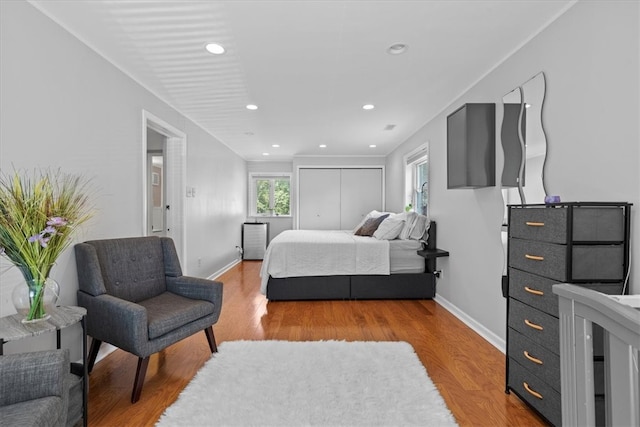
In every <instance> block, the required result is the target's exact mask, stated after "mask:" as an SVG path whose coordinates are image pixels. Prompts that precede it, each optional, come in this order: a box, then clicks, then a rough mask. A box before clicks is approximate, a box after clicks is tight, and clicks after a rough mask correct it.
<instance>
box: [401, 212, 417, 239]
mask: <svg viewBox="0 0 640 427" xmlns="http://www.w3.org/2000/svg"><path fill="white" fill-rule="evenodd" d="M404 215H405V216H406V218H405V221H404V227H403V228H402V231H401V232H400V235H399V236H398V239H402V240H407V239H408V238H409V236H410V235H411V230H413V225H414V223H415V221H416V218H417V216H418V214H417V213H415V212H405V214H404Z"/></svg>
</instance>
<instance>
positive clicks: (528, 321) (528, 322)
mask: <svg viewBox="0 0 640 427" xmlns="http://www.w3.org/2000/svg"><path fill="white" fill-rule="evenodd" d="M524 324H525V325H527V326H528V327H530V328H533V329H536V330H538V331H541V330H543V329H544V328H543V327H542V326H540V325H537V324H535V323H533V322H532V321H530V320H529V319H524Z"/></svg>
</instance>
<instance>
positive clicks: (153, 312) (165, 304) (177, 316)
mask: <svg viewBox="0 0 640 427" xmlns="http://www.w3.org/2000/svg"><path fill="white" fill-rule="evenodd" d="M138 304H139V305H141V306H143V307H144V308H146V309H147V320H148V322H149V339H151V340H152V339H155V338H158V337H160V336H162V335H164V334H166V333H168V332H171V331H173V330H174V329H178V328H181V327H183V326H184V325H186V324H188V323H190V322H193V321H194V320H198V319H200V318H201V317H205V316H207V315H209V314H212V313H213V312H214V309H215V307H214V305H213V304H211V303H210V302H207V301H202V300H194V299H191V298H185V297H181V296H180V295H176V294H173V293H171V292H164V293H162V294H160V295H158V296H156V297H153V298H150V299H148V300H144V301H140V302H138Z"/></svg>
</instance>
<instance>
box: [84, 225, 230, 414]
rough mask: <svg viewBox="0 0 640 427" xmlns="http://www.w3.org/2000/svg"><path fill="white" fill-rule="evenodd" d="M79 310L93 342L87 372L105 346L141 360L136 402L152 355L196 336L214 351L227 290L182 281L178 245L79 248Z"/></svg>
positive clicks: (124, 243) (165, 241) (149, 241)
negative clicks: (82, 309) (84, 314)
mask: <svg viewBox="0 0 640 427" xmlns="http://www.w3.org/2000/svg"><path fill="white" fill-rule="evenodd" d="M75 252H76V264H77V269H78V281H79V290H78V304H79V305H80V306H82V307H85V308H86V309H87V318H86V321H87V334H88V335H90V336H91V337H92V341H91V348H90V350H89V360H88V362H87V363H88V364H87V368H88V370H89V372H91V370H92V369H93V364H94V363H95V360H96V356H97V355H98V350H99V348H100V344H101V343H102V342H107V343H109V344H112V345H114V346H116V347H119V348H121V349H122V350H125V351H128V352H129V353H132V354H134V355H136V356H138V369H137V371H136V377H135V380H134V384H133V392H132V394H131V402H132V403H135V402H137V401H138V399H139V398H140V394H141V392H142V385H143V383H144V377H145V374H146V371H147V366H148V364H149V357H150V355H152V354H154V353H157V352H158V351H160V350H163V349H164V348H166V347H168V346H170V345H171V344H174V343H176V342H178V341H180V340H182V339H184V338H186V337H189V336H191V335H193V334H195V333H196V332H198V331H204V332H205V334H206V336H207V340H208V342H209V348H210V349H211V352H212V353H214V352H216V351H217V347H216V341H215V336H214V334H213V328H212V325H213V324H214V323H216V322H217V321H218V317H219V316H220V309H221V308H222V283H220V282H216V281H213V280H207V279H199V278H195V277H189V276H183V275H182V269H181V268H180V261H179V260H178V255H177V253H176V249H175V246H174V244H173V240H171V239H169V238H165V237H131V238H123V239H109V240H93V241H88V242H85V243H80V244H77V245H76V246H75Z"/></svg>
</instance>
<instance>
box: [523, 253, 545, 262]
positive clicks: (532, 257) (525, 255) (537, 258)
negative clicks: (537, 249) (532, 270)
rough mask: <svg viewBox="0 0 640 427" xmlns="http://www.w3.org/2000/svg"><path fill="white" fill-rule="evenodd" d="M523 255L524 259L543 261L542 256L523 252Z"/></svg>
mask: <svg viewBox="0 0 640 427" xmlns="http://www.w3.org/2000/svg"><path fill="white" fill-rule="evenodd" d="M524 257H525V258H526V259H532V260H534V261H544V257H543V256H538V255H529V254H524Z"/></svg>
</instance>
